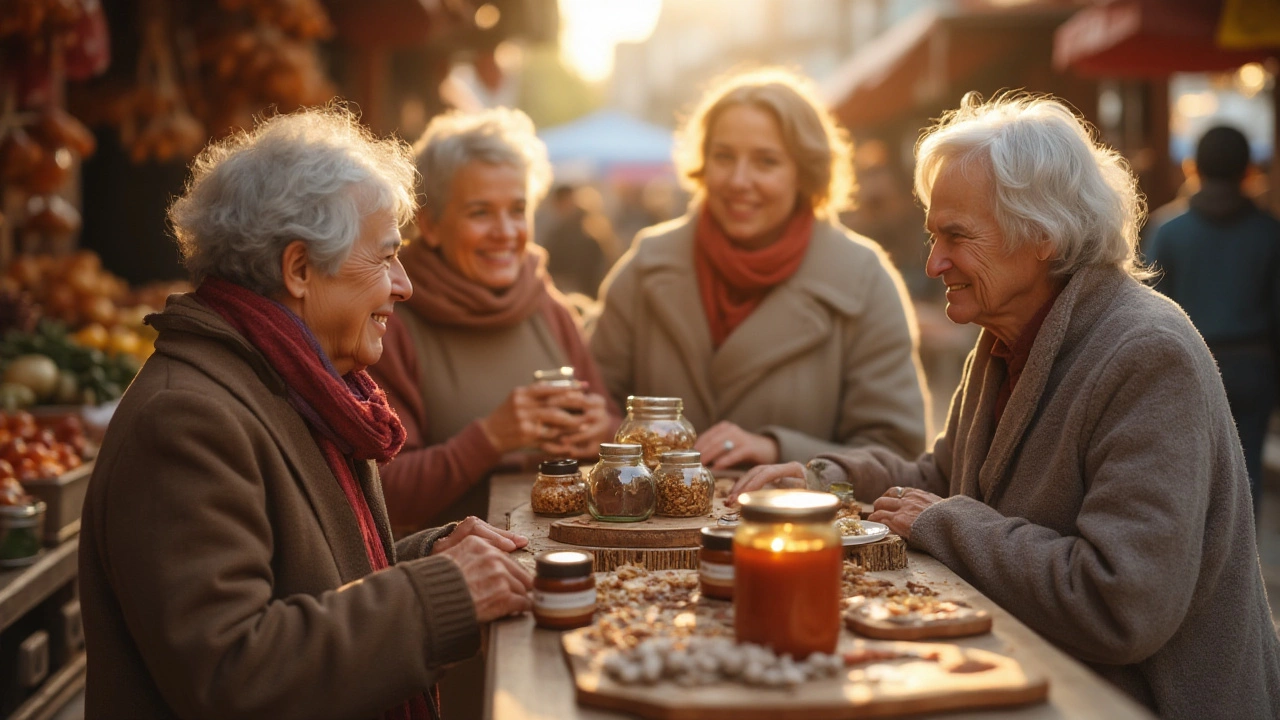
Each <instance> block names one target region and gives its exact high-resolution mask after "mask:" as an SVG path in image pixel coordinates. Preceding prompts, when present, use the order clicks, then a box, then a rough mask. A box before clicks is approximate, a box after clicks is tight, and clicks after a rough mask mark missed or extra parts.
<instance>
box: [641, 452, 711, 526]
mask: <svg viewBox="0 0 1280 720" xmlns="http://www.w3.org/2000/svg"><path fill="white" fill-rule="evenodd" d="M653 481H654V483H655V484H656V485H657V487H658V507H657V509H656V510H655V511H654V512H655V513H657V514H658V515H665V516H667V517H693V516H694V515H706V514H708V513H710V512H711V498H712V496H713V495H715V491H716V479H715V477H713V476H712V475H711V472H710V471H709V470H707V469H706V468H704V467H702V453H700V452H698V451H697V450H668V451H667V452H664V453H662V455H660V456H659V457H658V468H657V469H656V470H654V471H653Z"/></svg>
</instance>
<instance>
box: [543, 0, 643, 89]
mask: <svg viewBox="0 0 1280 720" xmlns="http://www.w3.org/2000/svg"><path fill="white" fill-rule="evenodd" d="M661 11H662V0H615V1H614V2H601V0H560V55H561V57H562V58H563V59H564V62H565V64H566V65H568V66H569V67H571V68H573V69H574V70H575V71H577V73H578V74H579V75H581V76H582V78H583V79H584V80H588V81H590V82H599V81H601V80H604V79H605V78H607V77H609V75H610V74H611V73H613V47H614V45H616V44H618V43H620V42H640V41H642V40H645V39H646V38H648V37H649V35H651V34H652V33H653V28H654V27H655V26H656V25H657V24H658V14H659V13H660V12H661Z"/></svg>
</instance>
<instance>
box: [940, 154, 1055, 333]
mask: <svg viewBox="0 0 1280 720" xmlns="http://www.w3.org/2000/svg"><path fill="white" fill-rule="evenodd" d="M994 194H995V191H994V188H993V186H992V181H991V179H990V176H989V175H988V173H987V172H986V171H985V170H983V169H980V168H973V167H970V168H968V169H966V168H963V167H961V166H957V165H953V164H951V163H946V164H944V165H943V166H942V171H941V172H940V173H939V174H938V179H937V182H935V183H934V185H933V190H932V192H931V193H930V194H929V212H928V216H927V218H926V221H925V227H926V228H927V229H928V231H929V237H930V242H931V243H932V246H931V248H930V250H929V260H928V263H927V264H926V265H925V272H926V273H928V275H929V277H932V278H939V279H941V280H942V281H943V282H944V283H946V285H947V317H948V318H950V319H951V321H952V322H955V323H976V324H977V325H981V326H982V327H984V328H987V329H988V330H990V331H991V332H993V333H995V334H996V336H997V337H999V338H1001V339H1002V340H1004V341H1005V342H1006V343H1010V344H1012V342H1013V341H1014V340H1016V338H1017V337H1018V335H1019V334H1020V333H1021V332H1022V329H1023V328H1024V327H1025V326H1026V324H1027V323H1028V322H1030V320H1031V318H1032V317H1033V316H1034V315H1035V314H1036V311H1038V310H1039V309H1040V306H1041V305H1043V304H1044V303H1045V302H1046V301H1047V300H1048V299H1049V297H1051V296H1052V294H1053V289H1054V286H1053V282H1052V281H1051V280H1050V277H1049V261H1048V259H1047V256H1048V252H1047V250H1046V249H1047V247H1048V246H1047V245H1043V244H1037V243H1024V244H1021V245H1019V246H1018V248H1017V249H1016V250H1014V251H1013V252H1008V251H1007V250H1006V249H1005V237H1004V233H1002V232H1001V230H1000V226H999V225H998V224H997V223H996V218H995V213H994V209H993V197H994ZM1038 255H1044V256H1045V257H1039V256H1038Z"/></svg>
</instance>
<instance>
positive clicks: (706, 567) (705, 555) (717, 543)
mask: <svg viewBox="0 0 1280 720" xmlns="http://www.w3.org/2000/svg"><path fill="white" fill-rule="evenodd" d="M698 581H699V584H698V587H699V588H700V589H701V591H702V595H703V597H709V598H716V599H717V600H732V599H733V528H720V527H704V528H702V548H701V549H700V550H698Z"/></svg>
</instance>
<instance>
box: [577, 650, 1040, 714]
mask: <svg viewBox="0 0 1280 720" xmlns="http://www.w3.org/2000/svg"><path fill="white" fill-rule="evenodd" d="M586 631H587V629H585V628H584V629H582V630H575V631H573V632H569V633H566V634H565V635H564V636H563V637H562V638H561V644H562V647H563V649H564V652H565V657H566V659H567V661H568V663H569V667H570V670H571V671H572V672H573V679H574V684H575V686H576V690H577V698H578V702H579V703H580V704H582V705H590V706H594V707H600V708H606V709H611V710H622V711H625V712H629V713H634V714H637V715H639V716H641V717H644V718H651V719H652V720H694V719H697V720H828V719H835V718H851V717H858V718H866V717H897V716H901V715H912V714H916V713H925V712H941V711H948V710H961V709H969V710H973V709H982V708H996V707H1007V706H1012V705H1025V704H1030V703H1035V702H1043V701H1044V700H1045V699H1046V698H1047V697H1048V696H1049V681H1048V679H1047V678H1046V677H1045V676H1044V675H1042V674H1040V673H1037V672H1030V671H1028V670H1027V669H1026V668H1024V667H1023V666H1022V665H1021V664H1019V663H1018V662H1017V661H1016V660H1014V659H1012V658H1009V657H1006V656H1004V655H999V654H996V653H993V652H989V651H986V650H978V649H975V648H961V647H959V646H956V645H946V644H934V643H906V642H887V641H877V640H858V639H853V638H850V637H848V636H842V637H841V644H840V651H841V652H850V651H855V650H858V649H862V648H875V649H881V650H895V651H904V652H913V653H919V654H927V653H930V652H937V653H938V655H939V660H938V661H936V662H935V661H930V660H921V659H915V658H911V659H899V660H888V661H881V662H875V663H866V664H862V665H855V666H852V667H850V668H847V669H846V671H845V673H844V675H843V676H841V677H836V678H830V679H826V680H814V681H810V682H807V683H804V684H801V685H798V686H796V687H794V688H790V689H769V688H757V687H751V686H748V685H743V684H739V683H721V684H718V685H709V686H705V687H700V688H684V687H680V686H678V685H675V684H674V683H671V682H665V681H664V682H660V683H658V684H656V685H630V686H628V685H622V684H619V683H617V682H615V681H614V680H613V679H612V678H610V677H609V676H608V675H607V674H605V673H604V672H603V671H602V670H601V669H600V659H599V658H598V657H594V658H593V657H592V656H591V654H590V653H589V651H588V645H587V642H586V641H585V639H584V634H585V633H586Z"/></svg>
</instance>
